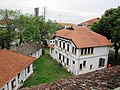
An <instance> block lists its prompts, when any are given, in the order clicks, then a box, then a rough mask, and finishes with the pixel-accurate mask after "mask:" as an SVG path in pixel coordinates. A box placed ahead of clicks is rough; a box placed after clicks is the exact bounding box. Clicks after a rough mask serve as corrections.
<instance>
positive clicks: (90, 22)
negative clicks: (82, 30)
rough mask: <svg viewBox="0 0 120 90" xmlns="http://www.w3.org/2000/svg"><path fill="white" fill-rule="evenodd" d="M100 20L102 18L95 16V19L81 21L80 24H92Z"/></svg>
mask: <svg viewBox="0 0 120 90" xmlns="http://www.w3.org/2000/svg"><path fill="white" fill-rule="evenodd" d="M99 20H100V19H99V18H94V19H91V20H88V21H85V22H82V23H80V25H82V24H87V25H88V26H91V25H92V24H93V23H94V22H96V23H97V22H99Z"/></svg>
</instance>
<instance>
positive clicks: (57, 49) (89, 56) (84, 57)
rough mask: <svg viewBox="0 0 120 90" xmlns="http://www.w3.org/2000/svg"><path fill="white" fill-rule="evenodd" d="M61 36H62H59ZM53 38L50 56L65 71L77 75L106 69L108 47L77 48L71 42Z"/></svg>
mask: <svg viewBox="0 0 120 90" xmlns="http://www.w3.org/2000/svg"><path fill="white" fill-rule="evenodd" d="M61 36H62V35H61ZM61 36H55V37H54V38H53V40H54V42H55V44H54V48H50V55H51V56H52V57H53V59H55V60H57V62H59V63H61V64H62V66H63V67H65V68H66V69H67V71H69V72H71V73H73V74H74V75H79V74H83V73H87V72H91V71H95V70H99V69H102V68H105V67H107V62H108V54H109V46H108V45H107V46H92V47H83V48H82V47H81V48H79V47H77V46H76V45H75V43H74V42H73V40H71V39H69V38H64V37H61Z"/></svg>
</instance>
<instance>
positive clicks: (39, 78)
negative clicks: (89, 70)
mask: <svg viewBox="0 0 120 90" xmlns="http://www.w3.org/2000/svg"><path fill="white" fill-rule="evenodd" d="M45 52H46V53H45V55H43V56H41V57H40V58H39V59H37V60H36V61H35V62H34V63H33V66H34V73H33V74H32V75H31V76H30V77H29V78H28V79H27V80H26V81H25V83H24V85H23V87H30V86H35V85H38V84H41V83H49V82H54V81H56V80H60V79H63V78H66V77H70V76H72V75H71V74H70V73H68V72H67V71H66V70H65V69H64V68H63V67H61V66H60V65H59V64H58V63H57V62H56V61H55V60H53V59H52V58H51V57H50V55H49V50H48V49H45Z"/></svg>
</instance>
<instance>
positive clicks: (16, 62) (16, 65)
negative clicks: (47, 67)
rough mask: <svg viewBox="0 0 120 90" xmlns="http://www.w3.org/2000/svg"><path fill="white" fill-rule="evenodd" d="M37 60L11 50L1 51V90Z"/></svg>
mask: <svg viewBox="0 0 120 90" xmlns="http://www.w3.org/2000/svg"><path fill="white" fill-rule="evenodd" d="M34 61H35V58H33V57H30V56H26V55H22V54H18V53H16V52H13V51H9V50H0V88H2V87H3V86H4V85H5V84H6V83H7V82H9V81H10V80H11V79H13V78H14V77H15V76H16V75H17V74H18V73H20V72H21V71H22V70H24V69H25V68H26V67H28V65H30V64H31V63H33V62H34Z"/></svg>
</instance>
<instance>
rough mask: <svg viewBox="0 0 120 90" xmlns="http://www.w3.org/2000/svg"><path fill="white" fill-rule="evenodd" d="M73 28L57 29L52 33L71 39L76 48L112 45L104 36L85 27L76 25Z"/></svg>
mask: <svg viewBox="0 0 120 90" xmlns="http://www.w3.org/2000/svg"><path fill="white" fill-rule="evenodd" d="M73 29H74V30H68V29H62V30H59V31H57V32H56V34H54V36H59V37H62V38H66V39H70V40H72V41H73V43H74V44H75V45H76V47H77V48H85V47H97V46H108V45H112V43H111V42H110V41H109V40H108V39H107V38H106V37H104V36H102V35H100V34H98V33H95V32H93V31H91V30H90V29H89V28H87V27H83V26H76V27H73Z"/></svg>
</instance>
